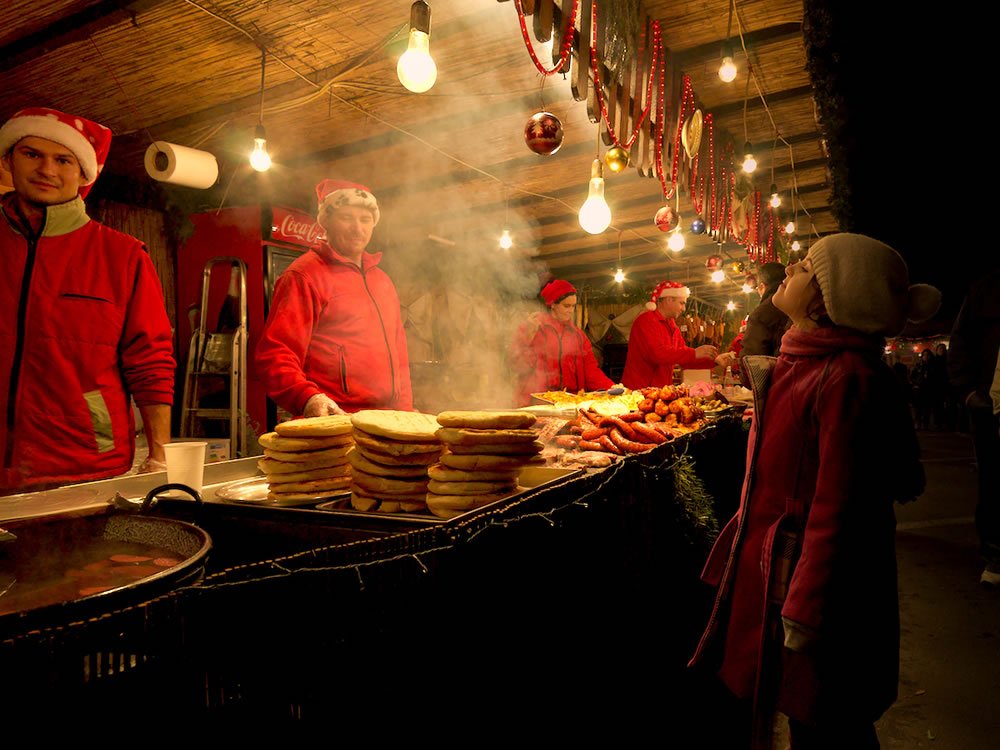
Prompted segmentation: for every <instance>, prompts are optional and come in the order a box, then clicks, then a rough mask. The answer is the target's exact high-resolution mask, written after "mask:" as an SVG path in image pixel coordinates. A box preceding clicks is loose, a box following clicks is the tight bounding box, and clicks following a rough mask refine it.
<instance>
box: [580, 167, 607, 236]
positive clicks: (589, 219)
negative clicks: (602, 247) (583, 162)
mask: <svg viewBox="0 0 1000 750" xmlns="http://www.w3.org/2000/svg"><path fill="white" fill-rule="evenodd" d="M610 224H611V209H610V208H609V207H608V204H607V203H606V202H605V200H604V171H603V169H602V168H601V160H600V159H594V162H593V164H591V165H590V191H589V192H588V194H587V200H586V201H584V203H583V206H581V207H580V226H581V227H583V229H584V231H585V232H589V233H590V234H600V233H601V232H603V231H604V230H605V229H607V228H608V226H609V225H610Z"/></svg>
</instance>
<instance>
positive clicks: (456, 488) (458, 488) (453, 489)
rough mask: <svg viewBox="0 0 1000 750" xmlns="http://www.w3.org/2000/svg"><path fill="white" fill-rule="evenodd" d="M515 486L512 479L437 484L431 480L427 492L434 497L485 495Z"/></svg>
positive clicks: (514, 481)
mask: <svg viewBox="0 0 1000 750" xmlns="http://www.w3.org/2000/svg"><path fill="white" fill-rule="evenodd" d="M515 486H517V481H516V480H514V479H506V480H504V481H501V482H438V481H437V480H434V479H431V480H430V481H429V482H428V483H427V491H428V492H433V493H434V494H435V495H487V494H490V493H493V492H503V491H504V490H513V489H514V487H515Z"/></svg>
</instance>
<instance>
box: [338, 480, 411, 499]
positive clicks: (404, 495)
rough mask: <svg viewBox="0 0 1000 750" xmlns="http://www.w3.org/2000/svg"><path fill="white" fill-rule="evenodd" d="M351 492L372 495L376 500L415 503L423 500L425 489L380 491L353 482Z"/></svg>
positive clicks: (366, 495)
mask: <svg viewBox="0 0 1000 750" xmlns="http://www.w3.org/2000/svg"><path fill="white" fill-rule="evenodd" d="M351 492H352V493H354V494H355V495H364V496H365V497H373V498H375V499H376V500H392V501H394V502H398V503H403V502H406V503H417V502H420V503H422V502H424V496H425V495H426V494H427V490H426V489H425V490H423V491H422V492H420V491H418V492H380V491H378V490H370V489H368V488H366V487H359V486H358V485H357V484H355V483H353V482H352V483H351Z"/></svg>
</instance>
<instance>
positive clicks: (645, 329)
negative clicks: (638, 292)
mask: <svg viewBox="0 0 1000 750" xmlns="http://www.w3.org/2000/svg"><path fill="white" fill-rule="evenodd" d="M690 293H691V290H689V289H688V288H687V287H686V286H684V285H683V284H681V283H679V282H676V281H663V282H660V283H659V284H657V286H656V288H655V289H654V290H653V294H652V297H651V298H650V301H649V302H647V303H646V312H644V313H641V314H640V315H639V317H637V318H636V319H635V322H634V323H633V324H632V330H631V332H630V333H629V338H628V354H627V355H626V357H625V371H624V372H623V373H622V383H623V384H624V385H625V386H627V387H628V388H631V389H632V390H635V389H637V388H646V387H649V386H656V387H662V386H664V385H669V384H670V383H671V382H673V371H674V365H680V366H681V367H683V368H688V369H709V368H711V367H713V366H714V365H716V364H719V365H722V366H723V367H725V366H727V365H730V364H732V355H731V354H729V353H728V352H727V353H725V354H719V350H718V349H716V348H715V347H714V346H710V345H708V344H705V345H703V346H699V347H698V348H697V349H693V348H691V347H690V346H688V345H687V344H685V343H684V338H683V337H682V336H681V332H680V329H679V328H678V327H677V322H676V320H675V319H676V318H677V316H678V315H680V314H681V313H682V312H684V308H685V306H686V305H687V298H688V295H689V294H690Z"/></svg>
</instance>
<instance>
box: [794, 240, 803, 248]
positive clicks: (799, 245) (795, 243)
mask: <svg viewBox="0 0 1000 750" xmlns="http://www.w3.org/2000/svg"><path fill="white" fill-rule="evenodd" d="M800 249H802V243H801V242H799V241H798V240H795V242H793V243H792V250H800Z"/></svg>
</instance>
